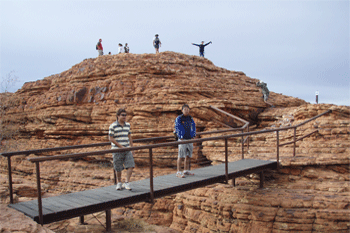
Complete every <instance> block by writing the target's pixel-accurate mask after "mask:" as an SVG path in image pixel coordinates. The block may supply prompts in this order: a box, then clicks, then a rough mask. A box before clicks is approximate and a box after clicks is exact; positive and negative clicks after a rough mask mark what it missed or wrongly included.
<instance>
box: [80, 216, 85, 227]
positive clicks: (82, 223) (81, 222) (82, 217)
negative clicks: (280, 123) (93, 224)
mask: <svg viewBox="0 0 350 233" xmlns="http://www.w3.org/2000/svg"><path fill="white" fill-rule="evenodd" d="M79 223H80V224H81V225H84V224H85V223H84V215H81V216H80V217H79Z"/></svg>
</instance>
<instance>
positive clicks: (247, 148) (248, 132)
mask: <svg viewBox="0 0 350 233" xmlns="http://www.w3.org/2000/svg"><path fill="white" fill-rule="evenodd" d="M247 133H249V125H248V126H247ZM247 150H249V135H248V136H247Z"/></svg>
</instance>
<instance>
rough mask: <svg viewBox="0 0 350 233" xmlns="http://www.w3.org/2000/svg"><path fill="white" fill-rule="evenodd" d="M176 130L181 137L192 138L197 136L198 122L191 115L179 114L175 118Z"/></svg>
mask: <svg viewBox="0 0 350 233" xmlns="http://www.w3.org/2000/svg"><path fill="white" fill-rule="evenodd" d="M175 131H176V134H177V137H178V138H179V139H192V138H194V137H195V136H196V124H195V123H194V120H193V118H192V117H191V116H187V117H186V116H184V115H183V114H182V115H180V116H178V117H177V118H176V120H175Z"/></svg>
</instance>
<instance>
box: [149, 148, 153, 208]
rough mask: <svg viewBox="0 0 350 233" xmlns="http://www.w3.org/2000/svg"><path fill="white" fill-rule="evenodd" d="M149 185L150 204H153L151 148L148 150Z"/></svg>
mask: <svg viewBox="0 0 350 233" xmlns="http://www.w3.org/2000/svg"><path fill="white" fill-rule="evenodd" d="M149 185H150V196H151V203H154V190H153V159H152V148H149Z"/></svg>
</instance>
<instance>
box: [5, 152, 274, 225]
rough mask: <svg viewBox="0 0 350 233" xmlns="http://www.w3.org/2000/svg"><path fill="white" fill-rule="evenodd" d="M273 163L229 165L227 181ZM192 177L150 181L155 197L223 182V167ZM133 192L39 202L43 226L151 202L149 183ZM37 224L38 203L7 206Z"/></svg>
mask: <svg viewBox="0 0 350 233" xmlns="http://www.w3.org/2000/svg"><path fill="white" fill-rule="evenodd" d="M276 168H277V162H276V161H266V160H254V159H243V160H239V161H235V162H231V163H229V164H228V174H229V179H232V178H236V177H239V176H242V175H246V174H251V173H257V172H262V171H264V170H266V169H276ZM193 172H194V173H195V175H194V176H187V177H186V178H183V179H181V178H177V177H176V176H175V172H174V174H170V175H165V176H158V177H155V178H154V179H153V184H154V198H160V197H164V196H167V195H171V194H174V193H179V192H184V191H187V190H191V189H195V188H199V187H204V186H207V185H210V184H214V183H218V182H223V181H225V180H226V177H225V164H220V165H215V166H209V167H203V168H199V169H195V170H193ZM131 185H132V188H133V189H132V191H128V190H122V191H120V190H116V189H115V187H116V186H115V185H112V186H107V187H102V188H98V189H92V190H86V191H81V192H75V193H70V194H65V195H60V196H55V197H48V198H43V199H42V206H43V223H44V224H47V223H51V222H56V221H60V220H64V219H69V218H74V217H78V216H83V215H87V214H91V213H96V212H100V211H104V210H108V209H113V208H117V207H122V206H126V205H130V204H135V203H138V202H144V201H149V200H150V180H149V179H144V180H139V181H134V182H132V183H131ZM9 206H10V207H11V208H14V209H16V210H18V211H20V212H22V213H24V214H25V215H27V216H29V217H30V218H32V219H33V220H35V221H36V222H39V211H38V201H37V200H33V201H27V202H20V203H16V204H10V205H9Z"/></svg>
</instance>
